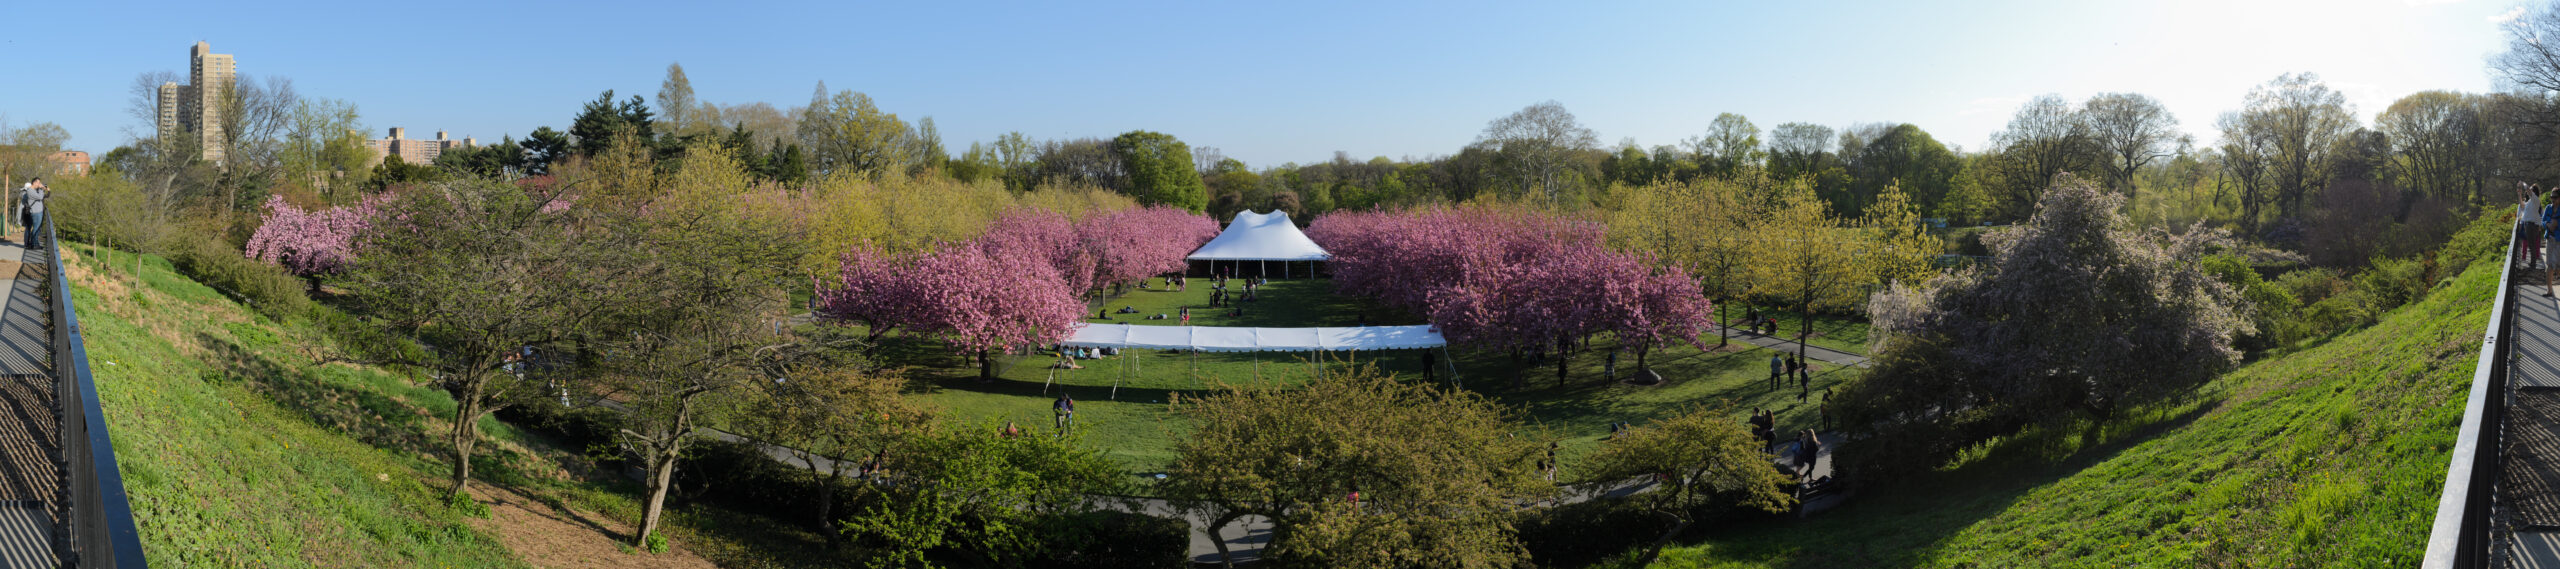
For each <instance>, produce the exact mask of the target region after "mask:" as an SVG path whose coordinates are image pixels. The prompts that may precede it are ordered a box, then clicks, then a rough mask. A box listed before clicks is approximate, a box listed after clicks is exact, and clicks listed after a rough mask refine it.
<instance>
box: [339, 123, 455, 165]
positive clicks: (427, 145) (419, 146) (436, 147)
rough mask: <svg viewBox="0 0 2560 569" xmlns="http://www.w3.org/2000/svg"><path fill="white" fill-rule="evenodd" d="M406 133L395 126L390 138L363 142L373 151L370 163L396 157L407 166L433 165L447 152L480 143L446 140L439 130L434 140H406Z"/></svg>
mask: <svg viewBox="0 0 2560 569" xmlns="http://www.w3.org/2000/svg"><path fill="white" fill-rule="evenodd" d="M407 132H408V129H403V128H400V127H396V126H395V127H391V138H377V139H373V140H367V141H364V146H365V148H369V149H372V150H373V162H372V163H373V164H381V163H382V159H383V158H386V157H391V156H398V157H400V161H401V162H405V163H409V164H434V163H435V162H436V157H437V156H443V155H444V152H445V151H447V150H453V149H457V148H472V147H477V146H480V141H478V140H474V139H470V138H464V139H462V140H454V139H451V138H446V137H445V134H444V131H441V130H439V131H436V139H435V140H419V139H415V138H408V137H407V136H405V135H406V134H407Z"/></svg>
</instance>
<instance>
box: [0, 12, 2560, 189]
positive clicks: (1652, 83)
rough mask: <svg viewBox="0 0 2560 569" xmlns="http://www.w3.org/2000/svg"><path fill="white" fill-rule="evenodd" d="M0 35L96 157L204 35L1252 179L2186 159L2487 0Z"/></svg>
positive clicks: (307, 16)
mask: <svg viewBox="0 0 2560 569" xmlns="http://www.w3.org/2000/svg"><path fill="white" fill-rule="evenodd" d="M14 4H16V5H14V6H12V7H11V9H9V10H6V11H5V15H6V16H7V19H6V21H7V22H8V24H7V29H8V30H9V31H8V32H7V33H5V34H0V116H5V118H6V119H7V120H9V121H11V122H12V123H14V124H24V123H29V122H35V121H51V122H55V123H58V124H61V125H63V126H64V127H66V128H68V129H69V130H70V131H71V133H72V135H73V137H74V138H73V140H72V142H71V146H73V147H74V148H76V149H83V150H90V151H92V152H104V151H106V150H108V149H110V148H113V147H114V146H116V145H118V144H122V143H123V142H125V141H126V140H127V139H128V138H129V136H128V133H129V132H133V131H134V130H135V129H136V128H137V127H139V126H141V125H140V124H139V123H138V122H137V121H136V120H134V119H132V118H130V117H129V115H128V114H127V113H126V110H125V109H126V108H127V104H126V101H127V99H128V91H127V89H128V87H129V86H130V85H131V83H132V80H133V78H134V76H135V75H136V74H138V73H141V72H145V71H154V70H169V71H180V72H183V71H185V69H186V63H187V62H186V57H185V55H186V51H187V48H188V47H189V46H191V45H193V44H194V42H196V41H198V40H204V41H210V42H212V45H213V47H214V51H215V52H216V53H230V54H234V55H236V56H237V57H238V58H239V62H240V70H241V71H242V72H243V73H246V74H250V75H255V76H261V77H263V76H271V75H272V76H284V77H290V78H292V79H293V80H294V82H295V85H296V87H297V88H298V89H299V90H300V91H301V93H302V94H303V95H304V96H306V97H327V98H334V99H342V100H347V101H351V102H354V103H355V104H356V105H357V107H358V108H359V109H360V110H361V111H362V113H363V115H364V122H365V124H366V125H367V126H368V127H370V128H372V129H374V130H375V131H376V132H377V134H378V133H379V132H380V130H381V129H383V128H386V127H392V126H401V127H407V128H408V129H409V131H410V132H411V133H413V134H412V136H432V135H433V132H434V131H436V130H439V129H441V130H448V131H451V132H452V133H453V135H454V136H456V137H461V136H476V137H479V138H481V139H482V140H495V139H497V138H498V137H499V136H501V135H506V134H513V135H516V136H518V137H521V136H523V134H524V133H526V132H528V131H531V130H533V129H534V128H535V127H537V126H544V125H549V126H554V127H566V126H567V123H568V121H569V118H570V117H571V116H572V115H573V114H574V113H575V112H576V111H577V108H578V105H579V104H580V103H582V102H584V101H587V100H591V99H593V98H595V96H596V94H597V93H598V92H600V91H602V90H605V89H614V90H615V91H616V92H617V94H618V96H625V97H627V96H628V95H630V94H633V93H638V94H642V95H654V94H655V93H656V92H657V89H658V84H659V81H660V80H661V79H662V78H663V77H664V74H665V70H666V66H667V64H668V63H669V62H682V63H683V64H684V66H685V70H686V72H687V74H688V75H690V76H691V78H692V80H693V85H694V88H695V90H696V93H697V96H698V97H699V98H700V99H702V100H705V101H712V102H721V103H744V102H750V101H766V102H771V103H773V104H775V105H776V106H777V107H788V106H791V105H797V104H805V103H806V102H807V101H808V99H809V96H810V94H811V92H812V90H813V87H814V86H815V85H816V83H817V82H818V81H820V80H824V81H826V84H827V87H828V88H829V89H851V90H857V91H862V92H865V93H868V94H870V95H871V96H872V97H873V98H874V99H875V100H876V101H877V102H878V103H879V105H880V106H881V107H882V108H883V109H884V110H887V111H889V112H893V113H897V114H898V115H899V116H900V117H902V118H906V119H909V120H914V119H915V118H918V117H923V116H932V117H933V118H934V120H935V122H936V123H937V124H938V125H939V126H940V128H941V129H942V132H943V137H944V139H945V141H946V143H947V144H948V145H949V146H951V147H952V151H953V152H954V153H957V152H958V151H959V150H961V149H964V148H966V147H967V146H968V142H969V141H983V140H988V139H992V138H994V137H995V136H996V135H998V134H1002V133H1004V132H1007V131H1014V130H1020V131H1023V132H1025V133H1027V134H1030V135H1031V136H1033V137H1036V138H1063V137H1081V136H1097V137H1109V136H1112V135H1115V134H1118V133H1120V132H1124V131H1128V130H1133V129H1147V130H1155V131H1161V132H1166V133H1170V134H1173V135H1175V136H1177V137H1180V138H1182V139H1183V140H1184V141H1186V142H1189V143H1191V144H1192V145H1193V146H1195V147H1198V146H1208V147H1216V148H1218V149H1220V150H1222V151H1223V152H1225V153H1226V154H1227V155H1228V156H1230V157H1235V158H1240V159H1243V160H1245V161H1246V162H1248V163H1250V164H1252V165H1254V166H1255V167H1262V166H1269V165H1275V164H1279V163H1283V162H1302V163H1303V162H1314V161H1321V160H1327V159H1330V158H1331V156H1332V155H1333V152H1334V151H1337V150H1339V151H1346V152H1349V153H1351V154H1352V155H1353V156H1357V157H1369V156H1389V157H1408V156H1409V157H1424V156H1430V155H1435V154H1448V153H1452V152H1455V151H1456V150H1457V149H1458V148H1459V147H1461V146H1463V145H1465V144H1466V143H1467V142H1469V141H1470V140H1473V139H1474V138H1475V136H1476V135H1477V134H1478V133H1479V132H1480V131H1482V130H1483V129H1484V125H1485V123H1486V122H1487V121H1491V120H1493V119H1495V118H1498V117H1501V116H1503V115H1505V114H1509V113H1511V112H1513V111H1516V110H1519V109H1520V108H1521V107H1524V106H1527V105H1529V104H1532V103H1536V102H1539V101H1544V100H1549V99H1553V100H1556V101H1559V102H1562V103H1563V104H1564V105H1565V107H1566V108H1568V109H1570V110H1572V111H1573V112H1574V113H1575V114H1576V115H1577V116H1579V117H1580V119H1581V120H1582V122H1583V124H1585V125H1586V126H1589V127H1591V128H1592V129H1594V130H1596V131H1598V132H1599V134H1600V137H1601V140H1602V141H1603V142H1604V143H1609V144H1614V143H1616V142H1617V141H1619V140H1620V139H1623V138H1630V137H1632V138H1633V139H1635V140H1636V141H1637V142H1638V143H1640V144H1644V145H1646V146H1652V145H1656V144H1669V143H1676V142H1678V141H1680V139H1683V138H1686V137H1689V136H1693V135H1696V134H1698V133H1700V132H1703V131H1704V130H1705V128H1706V125H1707V123H1708V122H1709V121H1711V120H1713V119H1714V118H1715V116H1716V114H1717V113H1720V112H1734V113H1740V114H1743V115H1745V116H1747V117H1749V118H1750V119H1752V121H1753V122H1755V123H1757V124H1759V125H1760V127H1761V128H1763V129H1768V128H1770V127H1773V126H1775V125H1777V124H1779V123H1783V122H1791V121H1803V122H1814V123H1821V124H1825V125H1829V126H1832V127H1835V128H1837V127H1843V126H1847V125H1849V124H1853V123H1860V122H1908V123H1914V124H1917V125H1919V126H1920V127H1921V128H1923V129H1926V130H1928V131H1929V132H1931V133H1932V134H1935V135H1936V136H1937V137H1938V138H1939V139H1940V140H1941V141H1943V142H1946V143H1949V144H1951V145H1958V146H1961V147H1963V148H1966V149H1979V148H1982V147H1983V146H1985V143H1986V141H1987V140H1988V139H1989V137H1990V135H1991V134H1992V133H1993V132H1995V131H1997V130H1999V129H2000V128H2001V126H2002V125H2003V124H2005V123H2006V122H2007V121H2008V118H2009V115H2010V114H2011V112H2013V111H2014V110H2015V109H2016V107H2017V105H2018V104H2019V103H2020V102H2023V101H2025V100H2026V99H2027V98H2028V97H2031V96H2034V95H2038V94H2043V93H2059V94H2062V95H2063V96H2065V97H2068V98H2071V99H2073V100H2083V99H2086V98H2087V97H2088V96H2090V95H2093V94H2096V93H2100V92H2108V91H2133V92H2140V93H2144V94H2148V95H2151V96H2153V97H2155V98H2158V99H2160V100H2161V101H2162V102H2164V103H2165V104H2167V105H2168V107H2169V109H2170V111H2171V112H2173V113H2175V114H2176V115H2177V118H2178V119H2179V121H2180V122H2181V123H2182V126H2183V128H2185V129H2186V130H2188V131H2190V132H2194V133H2196V134H2197V138H2198V141H2199V142H2210V141H2211V140H2212V139H2213V135H2212V133H2211V126H2212V122H2213V118H2214V116H2215V115H2217V114H2219V113H2221V112H2223V111H2227V110H2231V109H2234V108H2237V107H2238V106H2239V105H2240V103H2241V99H2242V97H2244V96H2245V95H2246V94H2247V93H2248V90H2249V88H2250V87H2252V86H2255V85H2258V84H2261V83H2265V82H2267V81H2268V80H2269V79H2273V78H2275V77H2276V76H2277V75H2279V74H2282V73H2287V72H2297V71H2309V72H2315V73H2318V74H2320V76H2321V77H2322V78H2323V79H2325V80H2326V81H2327V82H2328V83H2329V84H2330V86H2332V87H2333V88H2337V89H2339V90H2340V91H2343V92H2345V93H2346V94H2347V96H2348V99H2349V101H2350V102H2351V103H2353V104H2355V105H2356V107H2357V113H2358V115H2359V116H2361V117H2362V118H2363V119H2364V120H2366V121H2368V122H2369V121H2371V120H2372V117H2373V115H2374V114H2375V113H2379V112H2381V111H2382V109H2383V108H2384V107H2385V106H2387V105H2389V104H2390V102H2391V101H2392V100H2394V99H2397V98H2399V97H2400V96H2403V95H2406V94H2409V93H2412V92H2417V91H2423V90H2430V89H2449V90H2460V91H2473V92H2478V91H2486V90H2489V89H2491V88H2492V86H2491V80H2490V77H2489V74H2488V72H2487V71H2486V66H2485V60H2486V58H2487V57H2488V56H2489V55H2491V54H2493V53H2495V52H2496V51H2498V50H2500V49H2502V47H2501V46H2502V37H2501V35H2500V31H2499V29H2498V27H2497V24H2496V21H2497V18H2498V17H2499V16H2501V15H2504V14H2509V13H2511V12H2512V11H2513V10H2515V9H2516V8H2517V6H2518V5H2519V4H2515V3H2509V2H2493V1H2489V0H2449V1H2448V0H2416V1H2412V0H2323V1H2304V2H2251V1H2243V0H2169V1H2163V2H2080V1H2069V2H2063V1H2041V2H2038V1H2019V2H1967V3H1961V4H1957V3H1939V2H1925V3H1924V2H1753V3H1726V2H1588V3H1562V2H1546V3H1485V2H1449V3H1392V4H1390V3H1374V4H1373V3H1358V2H1351V3H1314V2H1309V3H1245V2H1160V3H1113V4H1082V3H1077V4H1066V3H1046V2H1041V3H1034V2H1021V3H1003V2H998V3H976V2H936V3H920V4H918V5H911V6H871V5H859V4H856V3H843V2H813V3H805V4H798V3H751V2H737V3H716V4H715V3H696V2H613V3H604V2H578V3H568V2H514V1H499V2H483V1H477V0H463V1H452V2H435V1H429V2H416V3H372V2H326V3H322V2H257V3H235V4H254V5H257V7H254V8H247V7H243V8H231V7H225V8H216V9H207V8H204V7H203V6H206V4H202V3H196V4H194V5H192V6H170V7H162V6H154V5H152V3H147V2H137V3H105V4H101V3H89V2H24V3H14Z"/></svg>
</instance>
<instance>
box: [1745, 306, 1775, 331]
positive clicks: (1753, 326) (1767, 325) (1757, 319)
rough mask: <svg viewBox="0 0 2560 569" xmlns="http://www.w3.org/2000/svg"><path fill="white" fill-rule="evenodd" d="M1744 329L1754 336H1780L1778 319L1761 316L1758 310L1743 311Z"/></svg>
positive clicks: (1748, 309)
mask: <svg viewBox="0 0 2560 569" xmlns="http://www.w3.org/2000/svg"><path fill="white" fill-rule="evenodd" d="M1742 329H1743V330H1744V331H1747V332H1751V333H1754V334H1761V335H1766V336H1776V335H1778V317H1777V316H1773V315H1767V314H1761V313H1760V309H1758V308H1746V309H1743V311H1742Z"/></svg>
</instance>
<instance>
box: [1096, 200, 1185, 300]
mask: <svg viewBox="0 0 2560 569" xmlns="http://www.w3.org/2000/svg"><path fill="white" fill-rule="evenodd" d="M1076 233H1077V234H1079V235H1082V236H1083V238H1084V245H1085V250H1086V251H1087V252H1089V253H1091V254H1092V255H1093V257H1094V260H1095V262H1096V263H1097V266H1096V272H1095V276H1094V281H1095V284H1097V285H1106V284H1107V285H1125V284H1128V283H1132V282H1137V281H1138V280H1140V279H1145V278H1147V277H1151V276H1156V275H1161V274H1165V273H1170V272H1176V271H1181V270H1182V269H1183V268H1184V267H1185V266H1187V264H1188V263H1189V262H1190V261H1189V260H1188V257H1189V256H1190V255H1191V252H1192V251H1194V250H1198V249H1199V248H1200V244H1202V243H1207V242H1209V240H1210V239H1212V238H1215V237H1217V236H1218V222H1216V221H1213V220H1210V219H1209V218H1207V217H1203V216H1201V215H1200V214H1196V213H1191V211H1190V210H1185V209H1182V208H1178V207H1166V206H1149V207H1142V208H1129V209H1122V210H1117V211H1111V212H1106V213H1100V214H1096V215H1094V216H1093V217H1089V218H1086V219H1085V220H1084V223H1082V224H1078V225H1077V227H1076Z"/></svg>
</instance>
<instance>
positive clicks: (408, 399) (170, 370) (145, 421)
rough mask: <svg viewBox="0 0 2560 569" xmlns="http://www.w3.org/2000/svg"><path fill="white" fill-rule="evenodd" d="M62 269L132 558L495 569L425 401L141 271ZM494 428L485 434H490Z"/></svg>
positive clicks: (206, 292)
mask: <svg viewBox="0 0 2560 569" xmlns="http://www.w3.org/2000/svg"><path fill="white" fill-rule="evenodd" d="M87 252H88V250H87V249H86V248H75V251H74V252H73V253H74V254H72V255H68V256H67V258H68V259H69V261H70V268H69V269H67V271H68V272H69V273H70V276H71V278H72V283H73V285H74V286H75V287H76V289H75V291H74V292H73V298H74V300H75V302H77V303H78V304H79V308H80V322H81V324H82V325H83V327H84V329H85V331H86V333H87V341H88V348H89V355H90V361H91V362H92V365H93V366H95V367H94V368H93V370H92V371H93V372H95V374H96V377H97V380H98V390H99V395H100V397H102V398H103V399H104V404H105V408H106V413H107V424H108V426H109V428H110V430H111V431H112V432H113V434H114V437H115V443H116V451H117V459H118V460H117V463H118V464H119V465H120V466H121V467H122V468H123V471H124V476H125V487H126V490H127V491H128V492H129V493H130V494H131V497H132V503H133V507H134V517H135V518H136V520H135V521H136V522H137V523H138V525H139V526H140V527H141V533H142V542H143V547H144V549H145V551H146V552H147V554H148V555H149V556H150V558H151V561H152V563H153V564H154V565H158V566H162V567H204V566H219V567H281V566H314V565H316V566H334V567H510V566H520V565H522V564H521V563H519V562H517V561H516V560H515V559H514V558H513V557H512V556H511V555H510V554H509V553H508V552H507V551H506V549H505V548H504V547H503V546H501V545H499V544H498V542H496V541H494V540H492V539H491V538H490V537H489V536H487V535H485V534H483V533H481V532H478V531H475V530H473V529H472V527H471V525H470V524H469V523H468V522H467V521H466V520H464V519H462V518H461V517H460V516H459V515H458V514H455V513H454V512H455V510H454V509H452V508H449V507H447V506H446V505H445V502H444V500H443V498H442V495H443V494H442V492H441V491H439V490H438V489H437V487H440V486H441V485H442V483H441V482H440V481H438V480H437V473H438V472H440V470H441V467H440V466H438V464H437V463H434V462H430V461H429V460H427V459H426V458H425V455H424V454H422V453H426V452H429V451H430V450H431V448H432V443H431V442H430V441H429V439H428V438H426V437H425V436H424V435H423V433H425V432H428V431H427V430H426V428H425V427H428V426H430V425H431V424H432V423H434V422H437V421H438V420H439V419H438V417H440V416H442V415H443V414H444V413H447V412H449V411H450V410H451V405H452V401H451V400H450V399H446V398H444V396H443V394H441V393H438V392H435V391H433V390H429V389H424V388H420V387H416V386H414V385H411V384H410V382H408V381H406V380H404V379H402V378H400V377H396V376H393V375H390V374H386V373H382V372H380V371H377V370H373V369H370V368H360V367H355V366H349V365H343V364H341V365H316V364H314V363H313V359H312V357H311V356H310V355H309V353H308V352H307V351H306V350H307V347H309V346H319V345H325V342H324V341H323V340H321V339H320V337H319V335H318V334H317V333H315V332H314V331H313V330H311V329H310V328H309V327H308V326H305V325H300V324H293V325H286V324H278V323H275V322H272V321H267V320H265V319H264V318H262V317H259V316H256V315H255V313H253V312H251V311H249V310H247V309H245V308H242V307H241V306H239V305H238V304H235V303H233V302H231V301H230V300H228V299H225V298H224V297H223V296H222V295H221V294H219V293H217V292H215V291H214V290H212V289H209V288H206V287H205V286H203V285H200V284H197V283H195V282H194V281H190V280H187V279H186V278H185V277H182V276H179V275H177V274H175V273H174V272H173V271H172V270H171V268H170V266H169V264H168V262H167V261H165V260H162V259H160V258H158V257H146V258H143V259H142V260H141V264H140V267H141V278H140V279H139V280H137V279H136V278H135V276H134V275H133V274H132V272H133V270H134V267H135V266H136V264H135V259H134V258H133V257H132V256H131V255H128V254H121V253H116V252H113V251H106V252H104V253H103V255H102V256H104V257H106V258H105V259H103V260H104V261H107V262H106V263H99V262H97V261H99V260H100V259H93V258H90V257H88V256H86V255H80V253H87ZM492 426H494V424H493V425H492Z"/></svg>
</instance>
